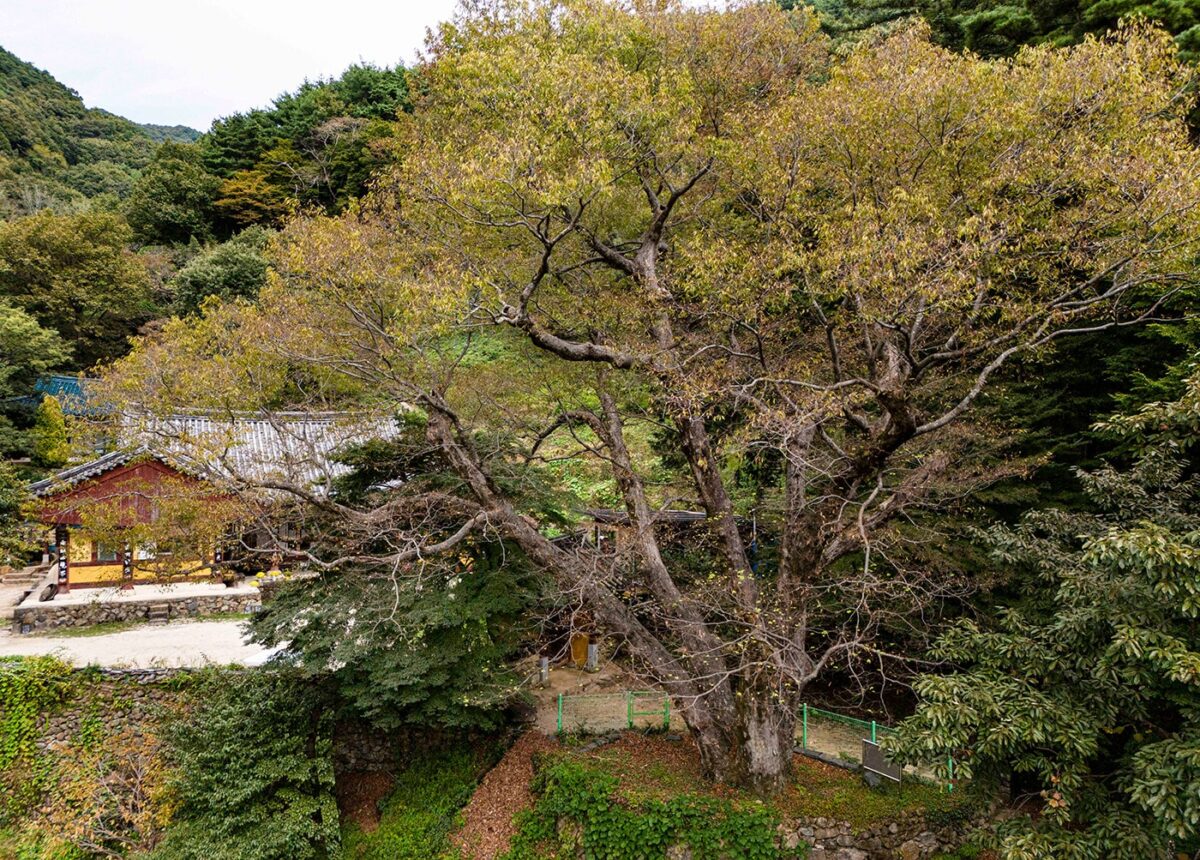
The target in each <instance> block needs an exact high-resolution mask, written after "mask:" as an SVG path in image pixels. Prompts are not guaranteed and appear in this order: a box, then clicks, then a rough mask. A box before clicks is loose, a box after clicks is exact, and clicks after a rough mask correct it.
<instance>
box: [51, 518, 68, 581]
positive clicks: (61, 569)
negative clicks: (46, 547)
mask: <svg viewBox="0 0 1200 860" xmlns="http://www.w3.org/2000/svg"><path fill="white" fill-rule="evenodd" d="M54 547H55V550H56V551H57V553H58V561H57V565H58V590H59V591H60V592H62V593H64V594H65V593H66V592H68V591H70V590H71V583H70V582H69V580H68V576H67V575H68V572H69V564H70V560H69V558H68V556H69V555H70V552H71V533H70V531H68V530H67V527H66V526H55V527H54Z"/></svg>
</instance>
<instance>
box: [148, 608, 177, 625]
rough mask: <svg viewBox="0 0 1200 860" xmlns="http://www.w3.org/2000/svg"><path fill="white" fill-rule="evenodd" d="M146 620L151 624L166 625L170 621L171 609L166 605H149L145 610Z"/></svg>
mask: <svg viewBox="0 0 1200 860" xmlns="http://www.w3.org/2000/svg"><path fill="white" fill-rule="evenodd" d="M146 620H147V621H149V622H150V623H151V624H166V623H167V622H168V621H170V620H171V607H170V606H169V605H167V604H166V603H151V604H150V606H149V607H148V608H147V609H146Z"/></svg>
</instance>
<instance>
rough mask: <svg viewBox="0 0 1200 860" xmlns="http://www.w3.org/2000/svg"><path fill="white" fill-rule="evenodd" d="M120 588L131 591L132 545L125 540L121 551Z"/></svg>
mask: <svg viewBox="0 0 1200 860" xmlns="http://www.w3.org/2000/svg"><path fill="white" fill-rule="evenodd" d="M121 589H122V590H123V591H133V547H131V546H130V545H129V541H126V542H125V547H124V551H123V552H122V553H121Z"/></svg>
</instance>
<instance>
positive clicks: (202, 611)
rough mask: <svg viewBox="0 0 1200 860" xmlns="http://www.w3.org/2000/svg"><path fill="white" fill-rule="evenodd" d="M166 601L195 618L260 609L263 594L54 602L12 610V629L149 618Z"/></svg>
mask: <svg viewBox="0 0 1200 860" xmlns="http://www.w3.org/2000/svg"><path fill="white" fill-rule="evenodd" d="M159 604H165V605H166V606H167V612H168V615H167V617H168V618H170V619H176V618H195V617H197V616H200V615H217V614H220V613H225V612H240V613H250V612H257V611H258V610H259V609H260V608H261V606H262V596H261V595H260V594H259V593H258V592H257V591H255V592H250V593H246V592H241V593H233V594H228V595H226V594H214V595H205V596H203V597H187V596H183V595H181V596H179V597H162V598H158V599H155V600H125V601H109V602H103V603H102V602H99V601H89V602H87V603H74V604H60V605H55V604H54V602H53V601H47V602H46V603H35V604H34V605H32V606H21V607H18V608H17V609H14V610H13V630H14V632H17V633H39V632H42V631H45V630H55V629H58V628H62V627H90V626H91V625H93V624H103V623H105V622H112V621H147V620H148V619H149V615H150V607H151V605H159Z"/></svg>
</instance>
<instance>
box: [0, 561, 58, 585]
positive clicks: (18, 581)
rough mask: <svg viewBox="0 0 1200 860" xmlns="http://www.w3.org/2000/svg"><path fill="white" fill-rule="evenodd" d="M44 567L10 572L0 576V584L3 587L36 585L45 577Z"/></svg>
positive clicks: (45, 569)
mask: <svg viewBox="0 0 1200 860" xmlns="http://www.w3.org/2000/svg"><path fill="white" fill-rule="evenodd" d="M47 569H48V568H46V567H41V566H38V567H25V568H22V569H21V570H10V571H8V572H7V573H4V574H0V583H3V584H4V585H36V584H37V583H38V581H39V580H41V578H42V577H43V576H45V575H46V571H47Z"/></svg>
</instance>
